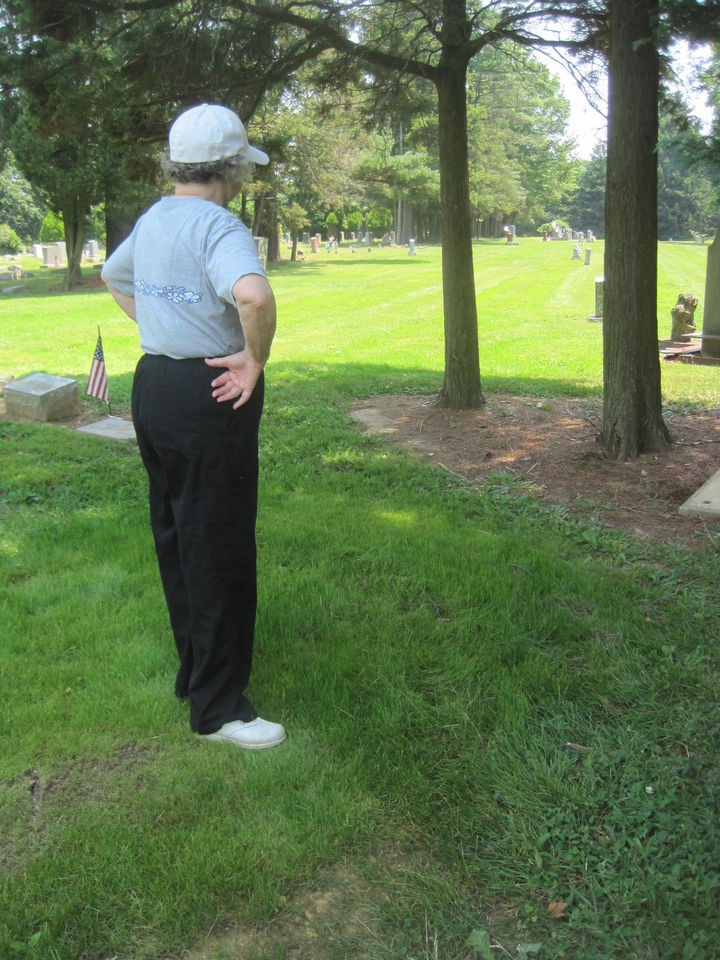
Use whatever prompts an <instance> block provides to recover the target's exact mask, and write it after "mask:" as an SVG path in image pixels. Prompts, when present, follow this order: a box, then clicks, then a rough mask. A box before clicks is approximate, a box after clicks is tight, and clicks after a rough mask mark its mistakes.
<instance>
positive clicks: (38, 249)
mask: <svg viewBox="0 0 720 960" xmlns="http://www.w3.org/2000/svg"><path fill="white" fill-rule="evenodd" d="M32 251H33V256H34V257H35V259H36V260H42V258H43V252H42V251H43V248H42V244H41V243H34V244H33V248H32Z"/></svg>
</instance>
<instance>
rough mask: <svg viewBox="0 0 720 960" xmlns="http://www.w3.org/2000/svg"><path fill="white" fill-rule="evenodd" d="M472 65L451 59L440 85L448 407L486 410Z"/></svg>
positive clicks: (444, 395)
mask: <svg viewBox="0 0 720 960" xmlns="http://www.w3.org/2000/svg"><path fill="white" fill-rule="evenodd" d="M466 74H467V59H462V60H461V59H460V58H459V57H456V58H453V57H448V58H447V60H446V63H445V65H444V67H443V69H442V71H441V75H440V77H439V78H438V80H437V90H438V114H439V121H440V131H439V132H440V220H441V230H442V271H443V309H444V314H445V376H444V380H443V385H442V389H441V391H440V398H439V399H440V402H441V403H442V405H443V406H446V407H452V408H455V409H471V408H477V407H481V406H482V405H483V404H484V402H485V400H484V397H483V394H482V387H481V384H480V359H479V355H478V325H477V305H476V302H475V275H474V272H473V250H472V217H471V213H470V190H469V185H468V147H467V105H466V94H465V78H466Z"/></svg>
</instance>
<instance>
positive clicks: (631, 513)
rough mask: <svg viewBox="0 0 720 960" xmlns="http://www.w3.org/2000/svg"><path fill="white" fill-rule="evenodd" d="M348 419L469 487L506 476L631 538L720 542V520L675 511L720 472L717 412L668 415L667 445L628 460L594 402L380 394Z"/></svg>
mask: <svg viewBox="0 0 720 960" xmlns="http://www.w3.org/2000/svg"><path fill="white" fill-rule="evenodd" d="M352 416H353V418H354V419H355V420H357V422H358V423H359V424H360V425H361V426H362V427H363V428H364V429H365V430H367V431H369V432H372V433H375V434H378V435H380V436H382V437H384V438H385V439H386V440H387V441H388V442H390V443H393V444H398V445H400V446H402V447H404V448H406V449H408V450H411V451H413V452H414V453H415V454H416V455H417V456H419V457H421V458H422V459H423V460H425V461H427V462H433V463H435V464H438V465H439V466H440V467H441V468H444V469H446V470H449V471H450V472H451V473H453V474H456V475H457V476H460V477H462V478H464V479H465V480H467V481H470V482H472V481H481V480H483V479H484V478H486V477H488V476H489V475H490V474H506V475H509V476H512V477H515V478H517V479H518V480H521V481H523V482H524V483H525V484H526V485H527V486H526V489H527V492H528V493H530V494H532V495H535V496H538V497H542V498H543V499H545V500H548V501H550V502H552V503H555V504H559V505H561V506H563V507H566V508H567V509H569V510H570V511H571V512H572V513H573V514H575V515H578V516H580V517H585V518H588V517H594V518H597V519H598V520H599V521H600V522H601V523H602V524H604V525H607V526H609V527H614V528H617V529H620V530H624V531H626V532H627V533H630V534H632V535H633V536H635V537H640V538H651V539H652V540H655V541H660V542H667V543H676V544H684V545H687V546H698V547H707V546H708V545H711V544H712V543H718V542H720V521H719V522H717V523H716V522H714V521H707V520H703V519H702V518H698V517H683V516H681V515H680V514H679V513H678V509H679V507H680V506H681V505H682V504H683V503H684V502H685V501H686V500H687V499H688V498H689V497H690V496H691V495H692V494H693V493H695V492H696V491H697V490H698V489H699V488H700V487H701V486H702V485H703V484H704V483H705V482H706V481H707V480H709V479H710V477H711V476H712V475H713V474H714V473H715V472H716V471H717V470H718V469H720V409H714V410H702V411H693V412H689V413H687V414H681V413H677V412H670V413H666V415H665V422H666V424H667V426H668V429H669V431H670V434H671V437H672V443H671V444H670V446H669V447H668V448H667V449H666V450H665V451H663V452H661V453H651V454H643V455H642V456H640V457H639V458H638V459H637V460H633V461H630V462H627V463H623V462H618V461H614V460H609V459H608V458H607V457H606V456H605V455H604V453H603V451H602V449H601V447H600V445H599V443H598V441H597V437H598V434H599V431H600V421H601V406H600V403H599V401H597V400H595V399H593V400H588V399H576V398H571V397H551V398H546V399H543V398H539V397H520V396H505V395H493V396H490V397H489V398H488V400H487V403H486V405H485V406H484V407H483V408H482V409H480V410H448V409H445V408H443V407H440V406H438V405H437V403H436V402H435V397H434V396H375V397H370V398H367V399H365V400H359V401H357V402H356V403H355V405H354V409H353V411H352Z"/></svg>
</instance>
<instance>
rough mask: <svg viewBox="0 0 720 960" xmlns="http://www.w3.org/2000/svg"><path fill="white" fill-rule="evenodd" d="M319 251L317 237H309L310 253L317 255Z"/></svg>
mask: <svg viewBox="0 0 720 960" xmlns="http://www.w3.org/2000/svg"><path fill="white" fill-rule="evenodd" d="M319 250H320V241H319V240H318V238H317V236H314V237H310V252H311V253H317V252H318V251H319Z"/></svg>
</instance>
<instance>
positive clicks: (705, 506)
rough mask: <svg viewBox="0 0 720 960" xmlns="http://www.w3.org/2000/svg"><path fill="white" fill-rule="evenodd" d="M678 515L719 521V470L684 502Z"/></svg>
mask: <svg viewBox="0 0 720 960" xmlns="http://www.w3.org/2000/svg"><path fill="white" fill-rule="evenodd" d="M680 514H681V516H683V517H705V519H706V520H720V470H718V471H717V473H714V474H713V475H712V476H711V477H710V479H709V480H708V481H707V483H704V484H703V485H702V486H701V487H700V489H699V490H697V491H696V492H695V493H694V494H693V495H692V496H691V497H689V498H688V499H687V500H686V501H685V503H684V504H683V505H682V506H681V507H680Z"/></svg>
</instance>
